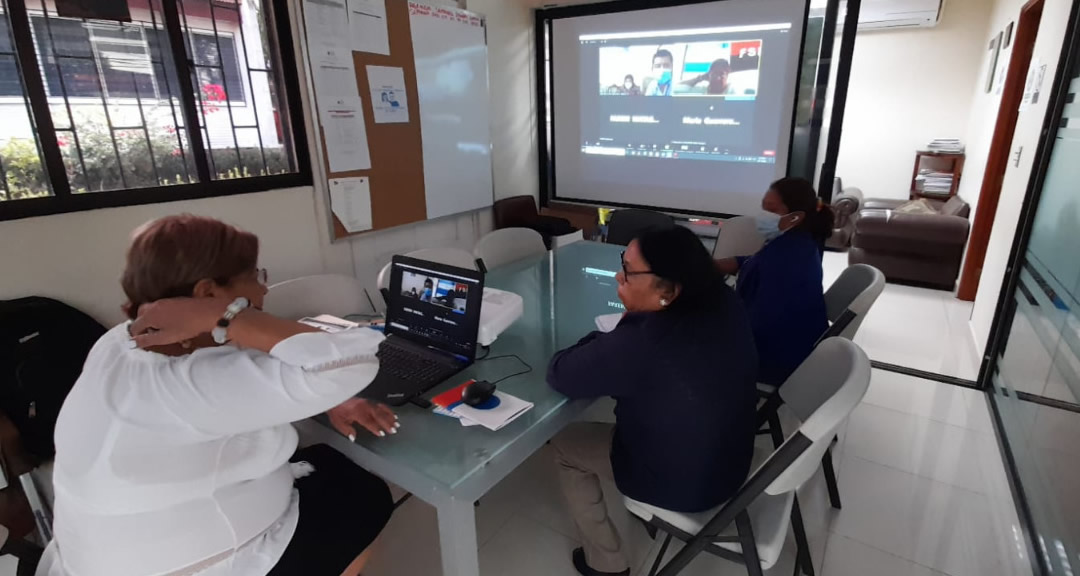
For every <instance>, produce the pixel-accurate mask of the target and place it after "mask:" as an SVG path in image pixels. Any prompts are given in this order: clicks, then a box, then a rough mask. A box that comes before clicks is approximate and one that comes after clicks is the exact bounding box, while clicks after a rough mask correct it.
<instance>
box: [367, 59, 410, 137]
mask: <svg viewBox="0 0 1080 576" xmlns="http://www.w3.org/2000/svg"><path fill="white" fill-rule="evenodd" d="M367 77H368V87H369V88H370V89H371V107H372V109H373V110H374V111H375V123H376V124H390V123H396V122H408V121H409V99H408V97H406V95H405V71H404V70H402V69H401V68H397V67H394V66H368V67H367Z"/></svg>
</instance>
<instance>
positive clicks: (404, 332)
mask: <svg viewBox="0 0 1080 576" xmlns="http://www.w3.org/2000/svg"><path fill="white" fill-rule="evenodd" d="M483 296H484V276H483V274H482V273H480V272H478V271H476V270H467V269H465V268H457V267H455V266H447V265H445V264H436V263H434V262H427V261H424V260H417V259H415V258H409V257H406V256H394V260H393V263H392V264H391V266H390V288H389V294H388V295H387V298H386V340H385V341H383V343H382V344H381V345H380V346H379V374H378V375H377V376H376V377H375V381H374V382H372V383H371V384H370V385H369V386H368V387H367V388H365V389H364V390H363V391H362V392H361V393H360V396H362V397H364V398H370V399H372V400H378V401H379V402H383V403H385V404H389V405H391V406H400V405H402V404H405V403H406V402H408V401H409V400H411V399H413V398H415V397H417V396H419V395H421V394H423V393H424V392H427V391H428V390H430V389H432V388H433V387H435V386H437V385H438V384H439V383H441V382H442V381H444V380H446V379H447V378H449V377H451V376H453V375H454V374H457V373H458V372H460V371H462V370H463V369H465V367H467V366H469V365H470V364H472V363H473V361H474V360H475V359H476V340H477V333H478V332H479V330H480V303H481V301H482V300H483Z"/></svg>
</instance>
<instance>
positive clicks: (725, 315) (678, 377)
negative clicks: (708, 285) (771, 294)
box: [548, 283, 758, 512]
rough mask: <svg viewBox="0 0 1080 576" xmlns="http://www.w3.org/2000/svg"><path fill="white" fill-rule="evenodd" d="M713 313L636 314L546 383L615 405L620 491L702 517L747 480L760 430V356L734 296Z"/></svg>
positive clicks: (596, 336) (574, 350) (578, 348)
mask: <svg viewBox="0 0 1080 576" xmlns="http://www.w3.org/2000/svg"><path fill="white" fill-rule="evenodd" d="M718 284H719V286H718V288H717V289H716V290H714V291H713V293H714V294H715V297H714V298H712V299H711V301H710V303H709V305H708V306H707V309H706V310H704V311H702V310H700V309H694V310H692V311H682V310H677V309H671V310H663V311H660V312H649V313H636V314H635V313H631V314H627V315H626V316H624V317H623V319H622V321H620V322H619V325H618V327H616V328H615V330H613V331H612V332H610V333H607V334H603V333H600V332H593V333H592V334H589V335H588V336H586V337H585V338H583V339H582V340H581V341H580V342H578V343H577V344H576V345H574V346H571V347H570V348H567V349H566V350H563V351H561V352H559V353H558V354H556V355H555V357H554V358H553V359H552V361H551V365H550V367H549V368H548V383H549V384H550V385H551V386H552V387H553V388H555V389H556V390H558V391H559V392H562V393H563V394H565V395H567V396H569V397H570V398H596V397H600V396H613V397H614V398H615V400H616V401H617V405H616V408H615V419H616V424H615V436H614V439H613V441H612V446H611V463H612V467H613V469H614V473H615V483H616V484H617V485H618V487H619V490H620V491H621V492H622V493H623V494H625V495H627V496H629V497H631V498H633V499H635V500H638V501H641V502H646V503H648V504H652V505H654V506H659V507H662V508H666V509H669V510H676V511H680V512H700V511H702V510H707V509H709V508H712V507H714V506H717V505H719V504H720V503H722V502H724V501H725V500H727V499H728V498H730V497H731V496H732V495H733V494H734V493H735V491H737V490H738V489H739V487H740V486H741V485H742V483H743V482H744V481H745V480H746V476H747V474H748V473H749V469H750V460H751V457H752V455H753V450H754V434H755V432H756V428H757V421H756V416H755V407H756V403H757V393H756V382H757V365H758V363H757V354H756V352H755V351H754V341H753V335H752V333H751V330H750V321H749V319H748V317H747V315H746V312H745V311H744V310H743V307H742V305H741V304H740V302H739V299H738V297H737V296H735V293H734V292H733V291H732V290H731V289H730V288H728V287H726V286H723V285H722V283H718Z"/></svg>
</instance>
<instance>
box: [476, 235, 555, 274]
mask: <svg viewBox="0 0 1080 576" xmlns="http://www.w3.org/2000/svg"><path fill="white" fill-rule="evenodd" d="M545 252H547V246H544V237H543V236H541V235H540V233H539V232H537V231H536V230H532V229H530V228H503V229H501V230H494V231H492V232H489V233H488V234H485V235H484V237H483V238H481V239H480V240H478V241H477V242H476V246H475V247H474V248H473V256H475V257H477V258H479V259H481V260H483V261H484V266H485V267H486V268H487V269H488V270H493V269H495V268H498V267H499V266H502V265H503V264H509V263H511V262H514V261H516V260H522V259H524V258H528V257H530V256H538V255H540V254H543V253H545Z"/></svg>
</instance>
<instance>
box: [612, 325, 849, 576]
mask: <svg viewBox="0 0 1080 576" xmlns="http://www.w3.org/2000/svg"><path fill="white" fill-rule="evenodd" d="M869 385H870V359H869V358H867V356H866V353H865V352H863V351H862V350H861V349H860V348H859V347H858V346H856V345H855V344H854V343H853V342H851V341H850V340H846V339H843V338H830V339H828V340H826V341H824V342H822V343H821V344H819V345H818V347H817V348H815V349H814V352H813V353H811V354H810V357H809V358H807V359H806V361H805V362H803V363H802V365H800V366H799V368H798V369H796V370H795V372H794V373H793V374H792V375H791V377H790V378H788V380H787V382H786V383H785V384H784V385H783V386H781V387H780V392H779V393H780V394H781V395H782V396H783V398H784V401H785V402H786V403H787V404H788V405H789V406H790V407H791V409H792V411H793V412H794V413H795V415H796V416H798V417H799V419H800V420H801V422H802V425H801V426H800V427H799V429H798V430H797V431H795V432H794V433H793V434H792V435H791V437H790V438H788V439H787V440H786V441H785V442H784V443H783V444H782V445H780V446H779V447H777V448H776V450H775V451H773V452H772V453H771V455H769V456H768V458H767V459H766V460H765V461H764V463H762V464H761V465H760V466H758V467H757V469H756V470H755V471H754V472H753V473H752V474H751V475H750V477H749V478H748V479H747V481H746V483H744V484H743V486H742V488H741V489H740V490H739V491H738V492H737V493H736V494H735V495H734V496H732V497H731V499H730V500H728V501H727V502H725V503H724V504H722V505H720V506H718V507H717V508H714V509H713V510H708V511H705V512H700V513H697V514H686V513H682V512H672V511H670V510H664V509H662V508H657V507H656V506H651V505H649V504H645V503H643V502H638V501H636V500H633V499H631V498H626V497H624V498H623V500H624V503H625V504H626V507H627V508H628V509H629V510H630V512H632V513H633V514H634V515H636V516H638V517H639V518H641V519H642V520H644V521H645V522H646V523H647V524H648V525H649V526H651V527H653V528H655V529H657V530H659V531H662V532H664V533H665V534H666V537H665V539H664V542H663V544H662V546H661V547H660V552H659V553H658V554H657V556H656V560H655V561H654V562H653V566H652V569H651V570H650V571H649V576H655V575H656V574H657V571H658V570H659V574H660V576H674V575H675V574H678V573H679V571H681V570H682V569H683V568H685V567H686V566H687V565H688V564H689V563H690V561H691V560H693V559H694V557H696V556H697V555H698V554H700V553H701V552H710V553H712V554H715V555H717V556H720V557H722V558H726V559H729V560H733V561H735V562H740V563H743V564H745V565H746V569H747V572H749V573H750V575H751V576H761V574H762V571H763V570H768V569H769V568H772V566H773V565H775V564H776V562H777V560H779V559H780V552H781V550H783V547H784V540H785V539H786V538H787V530H788V526H791V527H792V528H793V531H794V532H795V541H796V544H797V547H796V567H801V569H802V572H803V573H804V574H807V575H808V576H813V574H814V566H813V561H812V559H811V558H810V548H809V544H808V542H807V538H806V529H805V527H804V526H803V520H802V512H801V510H800V509H799V502H798V499H797V498H796V496H795V491H796V490H797V489H798V488H799V487H801V486H802V485H803V484H804V483H805V482H806V481H807V480H809V479H810V477H811V476H813V474H814V472H816V471H817V468H818V466H819V463H820V462H821V460H822V456H823V455H824V454H825V452H826V450H827V449H828V448H829V444H830V443H831V442H832V439H833V437H834V436H835V435H836V432H837V430H838V429H839V428H840V426H841V425H842V424H843V423H844V421H845V420H847V418H848V416H849V415H850V414H851V411H852V410H854V409H855V407H856V406H857V405H858V404H859V402H860V401H862V398H863V396H864V395H865V394H866V390H867V388H868V387H869ZM717 457H720V458H722V457H723V455H722V454H721V455H717ZM673 537H675V538H678V539H679V540H682V541H683V542H686V545H685V546H684V547H683V549H682V550H681V551H679V553H678V554H676V555H675V556H674V557H673V558H672V559H671V561H669V562H668V563H667V564H666V565H663V569H662V570H660V567H661V565H662V563H663V561H664V553H665V552H667V548H668V545H669V544H670V543H671V539H672V538H673ZM796 573H797V572H796Z"/></svg>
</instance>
